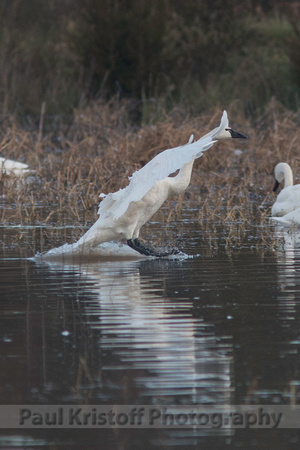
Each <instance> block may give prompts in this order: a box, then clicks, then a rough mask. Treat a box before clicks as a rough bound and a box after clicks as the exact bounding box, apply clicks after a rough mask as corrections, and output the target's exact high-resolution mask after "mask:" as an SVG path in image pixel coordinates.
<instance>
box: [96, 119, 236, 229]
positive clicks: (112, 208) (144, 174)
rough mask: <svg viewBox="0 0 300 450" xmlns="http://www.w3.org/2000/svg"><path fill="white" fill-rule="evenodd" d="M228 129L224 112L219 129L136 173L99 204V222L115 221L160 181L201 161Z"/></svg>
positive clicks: (171, 150)
mask: <svg viewBox="0 0 300 450" xmlns="http://www.w3.org/2000/svg"><path fill="white" fill-rule="evenodd" d="M226 127H228V117H227V113H226V111H224V112H223V116H222V120H221V123H220V126H219V127H217V128H215V129H214V130H212V131H210V132H209V133H207V134H206V135H205V136H203V137H202V138H200V139H199V140H198V141H196V142H193V143H192V142H191V138H190V141H189V143H188V144H185V145H181V146H180V147H175V148H171V149H168V150H165V151H163V152H161V153H159V154H158V155H156V156H155V157H154V158H153V159H152V160H151V161H149V162H148V163H147V164H146V165H145V166H144V167H142V168H141V169H140V170H137V171H136V172H134V174H133V175H132V176H131V178H130V183H129V185H128V186H127V187H126V188H124V189H120V190H119V191H117V192H114V193H112V194H108V195H107V196H106V197H105V198H104V200H102V202H101V203H100V207H99V210H98V214H99V215H100V219H103V220H105V219H106V218H109V220H116V219H118V218H119V217H121V216H122V215H123V214H124V213H125V212H126V210H127V208H128V206H129V204H130V203H131V202H137V201H139V200H140V199H141V198H143V197H144V195H145V194H146V193H147V192H148V191H149V190H150V189H151V188H152V187H153V186H154V185H155V183H156V182H157V181H159V180H163V179H164V178H167V177H168V176H169V175H170V174H171V173H174V172H176V170H178V169H181V168H182V167H183V166H184V165H185V164H186V163H188V162H189V161H191V160H192V158H193V157H194V156H195V155H196V158H200V156H202V154H203V152H204V151H206V150H208V149H209V148H210V147H211V146H212V145H213V144H214V142H216V141H215V140H214V137H215V136H216V135H217V134H218V133H219V132H220V131H221V130H223V129H224V128H226Z"/></svg>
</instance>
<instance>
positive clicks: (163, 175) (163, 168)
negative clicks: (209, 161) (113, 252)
mask: <svg viewBox="0 0 300 450" xmlns="http://www.w3.org/2000/svg"><path fill="white" fill-rule="evenodd" d="M231 138H243V139H245V138H246V136H244V135H243V134H240V133H238V132H236V131H234V130H232V128H230V127H229V124H228V117H227V113H226V111H224V112H223V116H222V119H221V123H220V126H219V127H217V128H215V129H214V130H212V131H211V132H209V133H207V134H206V135H205V136H203V137H202V138H200V139H199V140H198V141H195V142H193V141H194V137H193V135H192V136H191V137H190V140H189V142H188V143H187V144H186V145H182V146H180V147H176V148H172V149H168V150H165V151H163V152H161V153H159V154H158V155H156V156H155V157H154V158H153V159H152V160H151V161H150V162H148V163H147V164H146V165H145V166H144V167H142V168H141V169H140V170H137V171H136V172H134V174H133V175H132V176H131V177H130V183H129V185H128V186H127V187H125V188H124V189H120V190H119V191H117V192H114V193H111V194H108V195H104V194H100V197H102V198H103V200H102V201H101V203H100V207H99V210H98V214H99V216H100V217H99V219H98V220H97V222H95V224H94V225H93V226H92V227H91V228H90V229H89V230H88V231H87V232H86V233H85V234H84V235H83V236H82V237H81V238H80V239H79V241H78V242H77V243H76V244H74V247H73V248H77V249H80V250H82V249H84V251H86V250H88V251H89V249H91V248H93V247H96V246H97V245H99V244H102V243H104V242H109V241H116V240H117V241H120V240H126V242H127V244H128V245H129V247H131V248H133V249H134V250H136V251H137V252H139V253H141V254H144V255H149V256H158V257H160V256H167V255H169V254H172V253H159V252H156V251H155V250H152V249H149V248H147V247H145V246H143V245H142V244H141V243H140V241H139V239H138V238H139V232H140V228H141V227H142V226H143V225H144V224H145V223H146V222H147V221H148V220H149V219H150V218H151V217H152V216H153V214H154V213H155V212H156V211H157V210H158V209H159V208H160V207H161V205H162V204H163V203H164V201H165V200H166V199H167V198H168V197H169V196H171V195H179V194H180V193H181V192H184V191H185V190H186V188H187V187H188V185H189V183H190V179H191V173H192V168H193V164H194V160H195V159H197V158H200V156H202V154H203V152H204V151H206V150H208V149H209V148H210V147H211V146H212V145H213V144H214V143H215V142H216V141H218V140H221V139H231ZM177 170H179V172H178V174H177V175H176V176H173V177H169V175H170V174H172V173H174V172H176V171H177ZM173 253H174V252H173Z"/></svg>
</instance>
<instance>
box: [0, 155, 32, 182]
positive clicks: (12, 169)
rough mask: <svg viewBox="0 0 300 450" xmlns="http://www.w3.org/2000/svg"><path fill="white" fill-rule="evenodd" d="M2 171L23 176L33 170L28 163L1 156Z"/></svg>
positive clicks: (0, 168) (0, 167)
mask: <svg viewBox="0 0 300 450" xmlns="http://www.w3.org/2000/svg"><path fill="white" fill-rule="evenodd" d="M0 171H1V172H2V173H4V174H7V175H11V174H13V175H15V176H17V177H21V176H23V175H24V174H28V173H31V172H33V171H32V170H30V169H29V166H28V165H27V164H24V163H21V162H19V161H13V160H12V159H6V158H2V157H0Z"/></svg>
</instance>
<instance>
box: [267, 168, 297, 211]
mask: <svg viewBox="0 0 300 450" xmlns="http://www.w3.org/2000/svg"><path fill="white" fill-rule="evenodd" d="M282 181H284V186H283V189H282V190H281V192H280V193H279V194H278V196H277V199H276V202H275V203H274V205H273V206H272V210H271V214H272V216H285V215H286V214H288V213H290V212H291V211H293V210H294V209H297V208H300V184H296V185H293V172H292V169H291V167H290V166H289V165H288V164H287V163H284V162H281V163H279V164H277V166H276V167H275V185H274V188H273V192H276V190H277V188H278V186H279V184H280V183H281V182H282Z"/></svg>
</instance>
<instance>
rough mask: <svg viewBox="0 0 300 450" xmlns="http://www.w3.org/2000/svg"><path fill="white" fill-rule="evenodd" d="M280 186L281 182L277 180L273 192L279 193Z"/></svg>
mask: <svg viewBox="0 0 300 450" xmlns="http://www.w3.org/2000/svg"><path fill="white" fill-rule="evenodd" d="M279 185H280V183H279V181H277V180H275V184H274V187H273V192H276V191H277V189H278V186H279Z"/></svg>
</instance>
